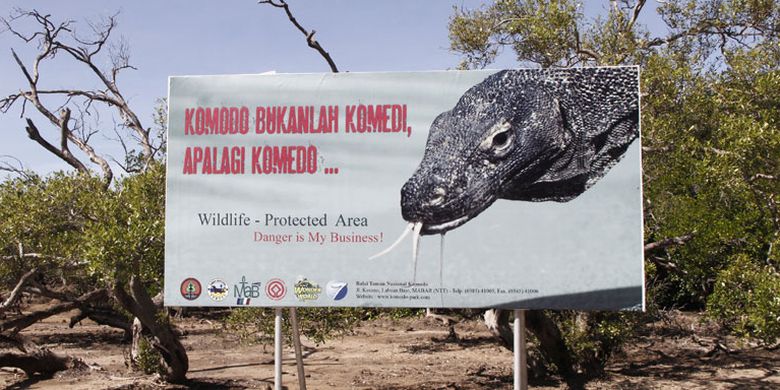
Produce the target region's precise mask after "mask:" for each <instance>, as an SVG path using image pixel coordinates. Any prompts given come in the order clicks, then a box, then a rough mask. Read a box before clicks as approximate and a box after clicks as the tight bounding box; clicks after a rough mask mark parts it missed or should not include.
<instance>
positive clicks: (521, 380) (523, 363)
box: [513, 309, 528, 390]
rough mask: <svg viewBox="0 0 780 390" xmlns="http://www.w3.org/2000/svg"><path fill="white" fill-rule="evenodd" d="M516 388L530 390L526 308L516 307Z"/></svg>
mask: <svg viewBox="0 0 780 390" xmlns="http://www.w3.org/2000/svg"><path fill="white" fill-rule="evenodd" d="M513 331H514V348H513V349H514V355H515V359H514V367H513V368H514V369H513V371H514V378H515V390H528V358H527V356H528V354H527V353H526V348H525V347H526V345H525V310H519V309H515V326H514V330H513Z"/></svg>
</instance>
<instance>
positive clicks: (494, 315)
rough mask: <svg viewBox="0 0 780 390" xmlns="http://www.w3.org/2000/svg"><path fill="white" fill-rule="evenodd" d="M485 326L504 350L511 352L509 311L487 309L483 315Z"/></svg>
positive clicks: (512, 336) (511, 334) (511, 338)
mask: <svg viewBox="0 0 780 390" xmlns="http://www.w3.org/2000/svg"><path fill="white" fill-rule="evenodd" d="M483 318H484V320H485V325H487V328H488V330H489V331H490V333H492V334H493V336H496V337H498V339H499V340H500V341H501V345H503V346H504V347H505V348H506V349H509V350H510V351H511V350H512V345H513V341H512V340H513V338H514V335H513V333H512V327H511V326H509V310H501V309H488V310H485V315H484V317H483Z"/></svg>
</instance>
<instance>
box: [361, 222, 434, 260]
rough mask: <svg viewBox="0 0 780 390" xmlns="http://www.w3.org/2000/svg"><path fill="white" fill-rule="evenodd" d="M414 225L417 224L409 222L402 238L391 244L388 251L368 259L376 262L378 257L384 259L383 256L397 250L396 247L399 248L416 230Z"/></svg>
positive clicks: (402, 233)
mask: <svg viewBox="0 0 780 390" xmlns="http://www.w3.org/2000/svg"><path fill="white" fill-rule="evenodd" d="M418 223H419V224H421V225H422V222H418ZM414 225H415V223H414V222H409V224H408V225H406V227H405V228H404V231H403V232H401V236H400V237H398V239H397V240H395V242H394V243H392V244H390V246H389V247H387V249H385V250H383V251H381V252H379V253H377V254H375V255H373V256H371V257H369V258H368V259H369V260H374V259H376V258H378V257H382V256H384V255H386V254H388V253H390V251H392V250H393V249H395V247H397V246H398V244H400V243H401V241H403V240H404V238H405V237H406V236H407V235H409V232H411V231H412V230H414Z"/></svg>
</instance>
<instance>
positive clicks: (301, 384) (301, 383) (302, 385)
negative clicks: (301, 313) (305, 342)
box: [290, 307, 306, 390]
mask: <svg viewBox="0 0 780 390" xmlns="http://www.w3.org/2000/svg"><path fill="white" fill-rule="evenodd" d="M290 325H291V326H292V339H293V346H295V364H296V365H297V366H298V389H300V390H306V373H305V372H304V370H303V352H302V351H301V349H302V348H301V331H300V328H298V310H296V309H295V308H294V307H291V308H290Z"/></svg>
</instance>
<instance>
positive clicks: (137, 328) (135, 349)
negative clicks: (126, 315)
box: [130, 317, 144, 367]
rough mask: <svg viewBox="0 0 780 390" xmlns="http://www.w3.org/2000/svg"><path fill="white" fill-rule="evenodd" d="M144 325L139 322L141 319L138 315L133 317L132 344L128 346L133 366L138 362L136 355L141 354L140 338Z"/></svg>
mask: <svg viewBox="0 0 780 390" xmlns="http://www.w3.org/2000/svg"><path fill="white" fill-rule="evenodd" d="M143 330H144V326H143V324H141V320H139V319H138V317H135V318H133V327H132V329H131V333H132V334H133V344H132V347H130V363H131V364H132V365H133V366H134V367H135V366H137V364H138V357H139V356H141V338H142V337H144V335H143Z"/></svg>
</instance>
